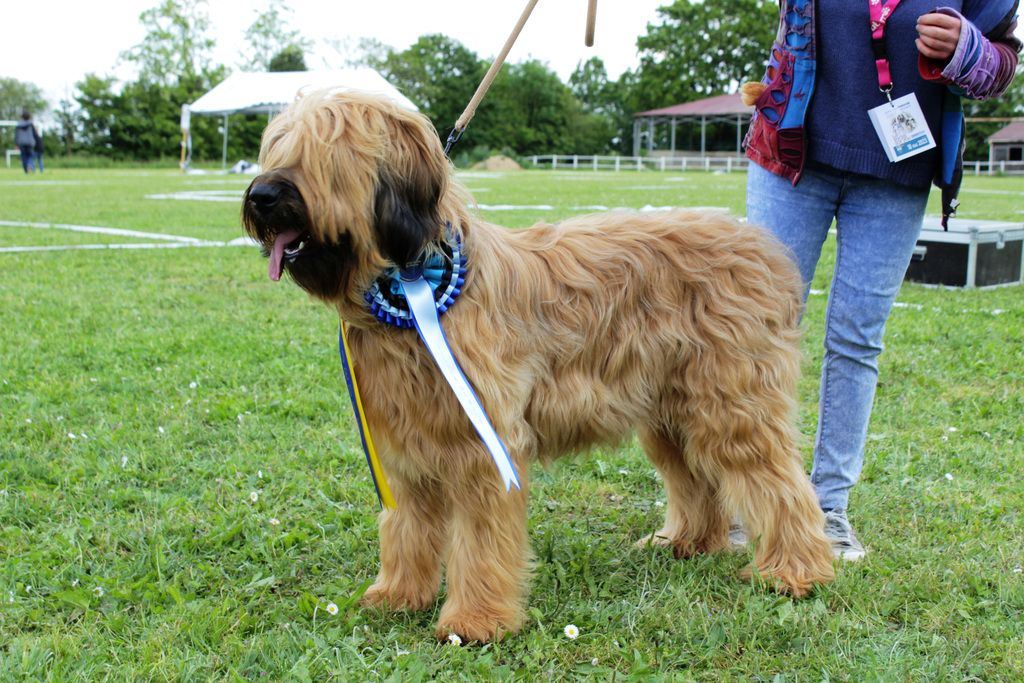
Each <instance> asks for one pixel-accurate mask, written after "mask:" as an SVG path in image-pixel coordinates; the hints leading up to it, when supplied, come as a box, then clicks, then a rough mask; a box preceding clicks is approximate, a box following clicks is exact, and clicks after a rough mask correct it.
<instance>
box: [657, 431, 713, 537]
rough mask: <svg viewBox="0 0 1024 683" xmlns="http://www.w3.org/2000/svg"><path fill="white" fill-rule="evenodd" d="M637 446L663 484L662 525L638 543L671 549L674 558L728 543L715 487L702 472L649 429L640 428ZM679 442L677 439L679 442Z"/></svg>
mask: <svg viewBox="0 0 1024 683" xmlns="http://www.w3.org/2000/svg"><path fill="white" fill-rule="evenodd" d="M639 437H640V443H641V444H642V445H643V447H644V451H645V452H646V453H647V457H648V458H650V460H651V462H652V463H653V464H654V466H655V468H657V470H658V472H659V474H661V478H662V480H664V482H665V493H666V495H667V496H668V503H667V504H666V506H665V525H664V526H663V527H662V528H661V530H660V531H656V532H654V533H653V534H651V535H650V536H646V537H644V538H642V539H641V540H640V541H638V542H637V545H638V546H644V545H648V544H653V545H661V546H670V547H671V548H672V550H673V551H674V552H675V555H676V557H691V556H692V555H696V554H698V553H713V552H715V551H717V550H722V549H723V548H725V547H726V546H727V545H728V541H729V538H728V537H729V520H728V518H727V517H726V515H725V512H724V510H723V509H722V506H721V503H720V502H719V501H718V498H717V497H716V495H715V487H714V485H713V484H712V482H711V480H710V479H708V478H707V477H706V476H705V475H704V473H703V472H702V471H701V470H696V471H695V470H694V469H693V468H691V467H689V466H688V464H687V462H686V460H685V457H684V448H683V446H682V445H680V444H678V443H677V442H676V441H673V440H671V439H669V438H667V437H665V436H662V435H661V434H658V433H656V432H655V431H653V429H652V428H647V429H641V430H640V432H639ZM681 440H682V439H681V438H680V441H681Z"/></svg>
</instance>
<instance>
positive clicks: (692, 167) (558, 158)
mask: <svg viewBox="0 0 1024 683" xmlns="http://www.w3.org/2000/svg"><path fill="white" fill-rule="evenodd" d="M530 161H531V162H532V163H533V167H534V168H544V169H552V170H580V171H724V172H726V173H731V172H733V171H745V170H747V165H748V164H749V163H750V160H749V159H747V158H746V157H741V156H704V157H701V156H682V157H669V156H658V157H623V156H584V155H580V154H542V155H534V156H532V157H530ZM964 173H965V174H968V175H997V174H998V175H1024V161H995V162H988V161H966V162H964Z"/></svg>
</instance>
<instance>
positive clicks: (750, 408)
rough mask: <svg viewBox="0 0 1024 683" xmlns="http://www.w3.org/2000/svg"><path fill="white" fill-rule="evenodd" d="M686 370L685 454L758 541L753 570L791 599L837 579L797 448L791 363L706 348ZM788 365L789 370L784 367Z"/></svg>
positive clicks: (822, 518) (783, 360) (813, 495)
mask: <svg viewBox="0 0 1024 683" xmlns="http://www.w3.org/2000/svg"><path fill="white" fill-rule="evenodd" d="M702 361H703V362H702V363H701V364H700V366H699V367H695V368H691V369H690V371H689V372H688V373H687V374H688V382H689V383H688V389H689V391H690V401H689V402H688V404H687V409H686V418H685V420H686V425H685V426H686V438H687V455H688V456H689V459H690V462H691V463H692V464H693V466H694V467H699V468H701V469H703V470H704V471H705V472H706V473H707V476H708V477H709V478H711V479H712V480H713V481H715V482H716V483H717V485H718V496H719V499H720V500H721V502H722V504H723V506H724V507H725V509H726V511H727V512H728V513H729V514H738V515H739V517H740V519H741V520H742V522H743V524H744V527H745V529H746V532H747V535H748V536H749V537H750V538H751V539H752V540H754V541H755V542H756V543H757V551H756V553H755V555H754V565H755V566H754V567H752V568H751V570H752V571H756V572H758V573H760V574H761V575H762V576H765V577H766V578H768V579H769V580H770V581H773V582H775V583H776V584H778V586H779V588H781V589H782V590H783V591H785V592H788V593H790V594H792V595H794V596H797V597H800V596H803V595H805V594H807V592H808V591H810V590H811V588H812V587H813V586H814V585H815V584H822V583H828V582H829V581H831V580H832V579H833V578H834V570H833V567H832V553H831V549H830V547H829V544H828V542H827V541H826V540H825V533H824V515H823V514H822V512H821V509H820V508H819V506H818V500H817V497H816V496H815V494H814V490H813V488H812V487H811V484H810V480H809V479H808V477H807V475H806V474H805V472H804V470H803V465H802V462H801V459H800V455H799V452H798V451H797V449H796V445H795V430H794V428H793V426H792V422H791V406H792V399H791V397H790V396H791V395H790V392H789V389H790V384H791V380H792V377H794V376H795V374H796V373H795V370H792V368H794V367H795V365H796V363H795V362H793V360H792V359H790V360H786V359H785V358H782V357H779V358H776V359H775V361H776V362H775V364H772V359H771V358H770V357H769V356H767V355H766V356H762V357H761V358H760V359H759V362H751V359H750V358H748V357H744V356H740V357H736V356H733V355H732V354H727V353H722V352H721V351H719V352H718V353H717V354H716V353H715V352H714V351H706V352H705V353H704V356H703V358H702ZM787 366H788V367H789V368H790V369H787Z"/></svg>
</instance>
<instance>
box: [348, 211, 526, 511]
mask: <svg viewBox="0 0 1024 683" xmlns="http://www.w3.org/2000/svg"><path fill="white" fill-rule="evenodd" d="M446 236H447V239H446V240H445V242H444V243H443V244H442V248H441V252H440V253H435V254H432V255H430V256H428V257H426V258H425V259H424V260H423V261H422V262H421V263H420V264H418V265H416V266H414V267H412V268H407V269H404V270H401V271H400V270H398V269H397V268H393V269H391V270H390V271H388V272H387V273H385V274H384V275H383V276H382V277H380V278H378V279H377V280H376V281H374V283H373V285H372V286H371V287H370V289H369V291H368V292H367V293H366V301H367V303H368V304H369V306H370V310H371V311H373V313H374V315H375V316H377V318H378V319H379V320H381V321H382V322H384V323H386V324H388V325H394V326H395V327H402V328H411V327H415V328H416V332H417V334H419V336H420V339H421V340H422V341H423V344H424V345H425V346H426V347H427V350H428V351H429V352H430V355H431V357H432V358H433V359H434V362H435V363H436V364H437V368H438V370H440V371H441V374H442V375H443V376H444V379H445V381H446V382H447V383H448V386H449V387H450V388H451V390H452V391H453V392H454V394H455V398H456V399H457V400H458V402H459V405H461V406H462V409H463V410H464V411H465V413H466V416H467V417H468V418H469V420H470V422H471V423H472V424H473V427H474V429H476V432H477V435H479V437H480V440H481V441H483V444H484V446H485V447H486V449H487V452H488V453H489V454H490V456H491V459H492V460H494V464H495V466H496V467H497V468H498V473H499V474H500V476H501V479H502V483H504V485H505V490H506V491H510V490H511V488H512V487H513V486H515V487H516V488H517V489H519V488H521V484H520V482H519V474H518V472H516V467H515V465H514V464H513V463H512V458H511V457H509V454H508V449H506V448H505V444H504V443H503V442H502V440H501V437H499V436H498V433H497V432H496V431H495V430H494V426H493V425H492V424H491V421H490V419H489V418H488V417H487V412H486V411H485V410H484V407H483V404H482V403H481V402H480V399H479V398H478V397H477V395H476V392H475V391H474V390H473V387H472V385H470V383H469V380H468V379H467V378H466V375H465V374H463V372H462V368H461V367H459V363H458V361H456V360H455V356H454V355H453V354H452V350H451V348H450V347H449V346H448V340H447V339H446V338H445V334H444V329H443V328H442V327H441V319H440V316H441V314H442V313H444V312H445V311H447V310H448V308H449V307H450V306H451V305H452V303H453V302H454V301H455V297H457V296H458V295H459V293H460V292H461V289H460V287H462V285H463V284H465V281H466V260H465V256H464V254H463V253H462V240H461V239H460V238H459V236H458V235H457V234H455V233H454V231H453V230H452V229H451V226H450V225H449V226H447V229H446ZM338 348H339V350H340V352H341V361H342V365H344V367H345V381H346V384H348V390H349V398H350V399H351V400H352V408H353V410H354V411H355V413H356V424H357V425H358V427H359V435H360V437H361V439H362V442H363V451H364V453H365V454H366V461H367V464H369V466H370V476H371V477H372V478H373V483H374V486H375V487H376V489H377V498H378V500H379V501H380V503H381V506H382V507H385V508H392V509H393V508H394V507H395V505H396V503H395V500H394V497H393V496H392V495H391V491H390V490H389V488H388V485H387V481H386V479H385V477H384V469H383V468H382V467H381V465H380V460H379V458H378V457H377V453H376V450H375V448H374V446H373V439H372V437H371V436H370V428H369V424H368V423H367V422H366V419H365V416H364V414H363V407H362V398H361V397H360V394H359V386H358V385H357V384H356V375H355V371H354V361H353V359H352V354H351V352H350V351H349V348H348V338H347V335H346V330H345V323H344V321H342V323H341V329H340V331H339V334H338Z"/></svg>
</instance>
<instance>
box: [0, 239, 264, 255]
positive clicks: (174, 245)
mask: <svg viewBox="0 0 1024 683" xmlns="http://www.w3.org/2000/svg"><path fill="white" fill-rule="evenodd" d="M228 246H237V245H236V244H235V243H234V240H232V241H231V242H161V243H159V244H146V243H140V244H69V245H64V246H45V247H0V254H16V253H23V252H29V251H95V250H98V249H183V248H186V247H228ZM246 246H248V245H246Z"/></svg>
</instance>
